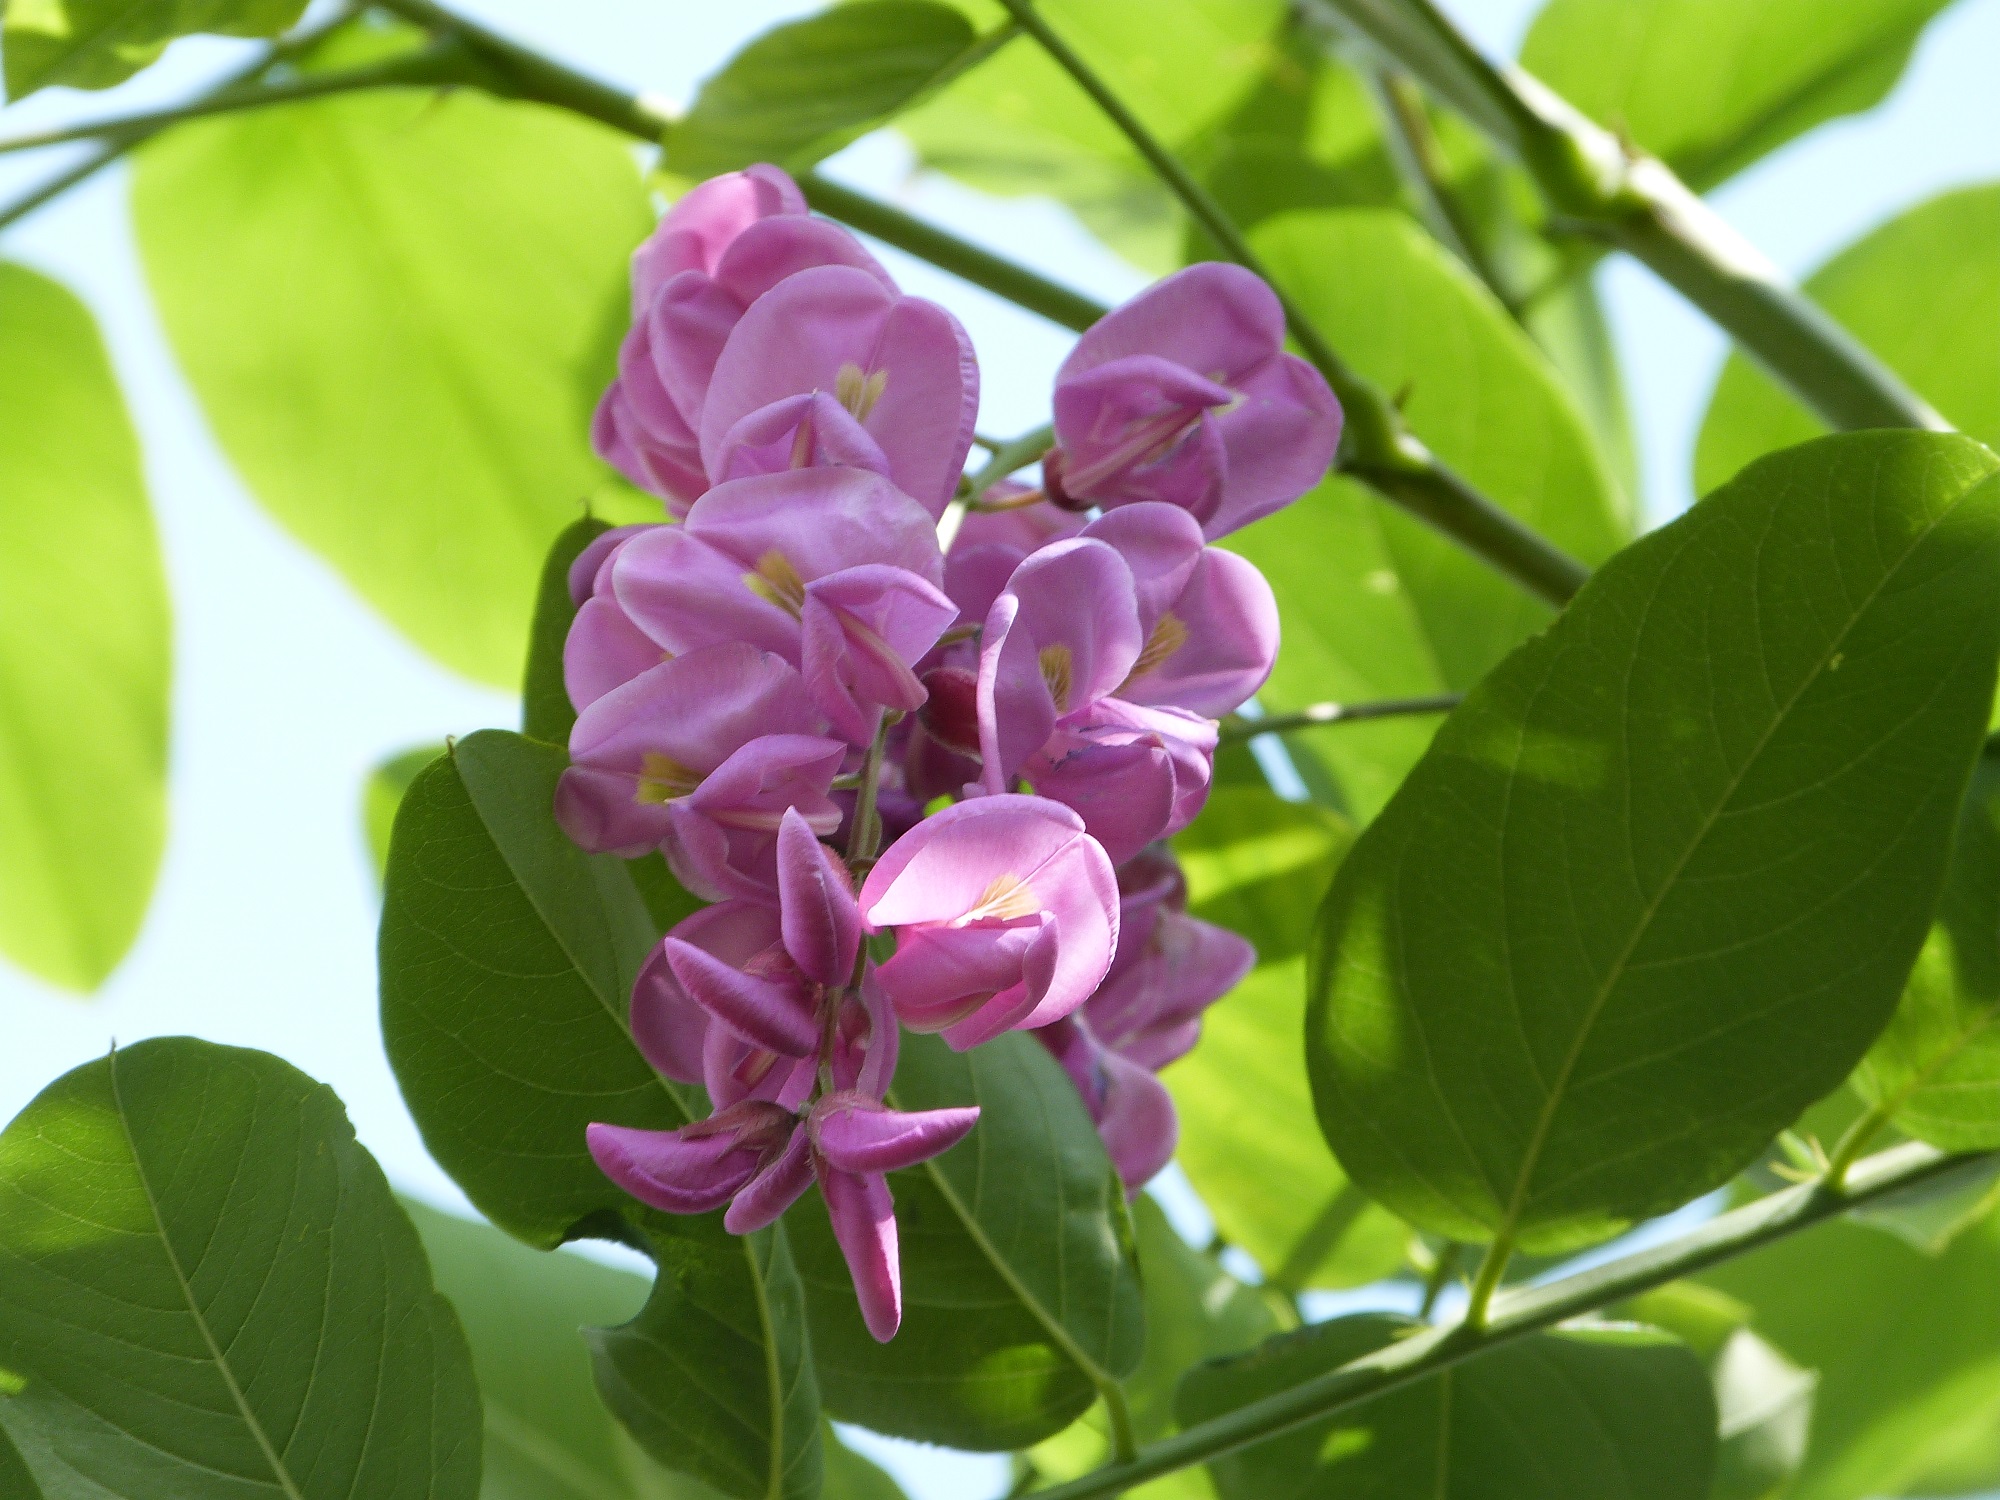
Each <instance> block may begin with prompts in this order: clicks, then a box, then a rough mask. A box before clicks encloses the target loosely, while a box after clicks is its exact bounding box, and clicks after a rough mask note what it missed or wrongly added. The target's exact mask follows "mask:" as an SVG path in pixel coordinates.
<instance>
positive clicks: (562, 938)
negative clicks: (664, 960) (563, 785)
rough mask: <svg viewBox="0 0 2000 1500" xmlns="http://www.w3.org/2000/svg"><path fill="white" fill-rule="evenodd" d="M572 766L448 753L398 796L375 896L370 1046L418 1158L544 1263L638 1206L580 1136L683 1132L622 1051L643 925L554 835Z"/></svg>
mask: <svg viewBox="0 0 2000 1500" xmlns="http://www.w3.org/2000/svg"><path fill="white" fill-rule="evenodd" d="M565 763H566V760H565V757H564V755H563V753H562V752H561V751H560V750H557V749H554V748H553V747H551V746H546V745H538V744H536V743H535V742H534V741H532V740H524V739H522V738H521V737H520V736H518V735H513V734H508V733H505V732H504V731H501V730H493V729H488V730H482V731H480V732H479V733H478V734H475V735H471V736H469V737H468V738H466V739H463V740H460V741H459V742H458V743H457V745H456V746H455V747H454V748H453V750H452V753H451V755H450V756H449V757H448V758H443V759H439V760H437V761H434V762H432V764H431V765H430V766H429V767H428V768H427V769H425V770H424V771H423V772H422V773H421V774H420V775H419V776H418V777H417V779H416V781H415V782H414V783H413V784H412V785H411V787H410V789H409V791H408V792H407V793H406V794H405V795H404V797H403V805H402V809H401V811H400V812H399V813H398V814H397V816H396V829H395V834H394V836H393V838H392V839H391V840H390V844H389V869H388V876H387V879H386V881H385V882H384V889H383V898H382V938H381V973H382V1039H383V1043H384V1045H385V1047H386V1048H387V1050H388V1053H389V1062H390V1064H391V1065H392V1066H393V1067H394V1068H395V1071H396V1081H397V1082H398V1083H399V1084H400V1085H401V1086H402V1090H403V1098H404V1100H405V1102H407V1103H408V1105H409V1106H410V1113H411V1114H412V1115H414V1116H415V1117H416V1122H417V1127H418V1129H419V1130H421V1131H422V1132H423V1137H424V1144H425V1145H426V1146H428V1147H429V1148H430V1152H431V1155H433V1156H435V1157H436V1158H437V1160H438V1164H439V1165H440V1166H442V1167H443V1168H444V1169H445V1171H447V1172H449V1173H450V1174H451V1176H452V1178H453V1180H454V1181H456V1182H457V1183H458V1185H459V1186H460V1187H462V1188H463V1189H465V1194H466V1196H467V1197H468V1198H470V1199H471V1200H472V1202H473V1203H474V1205H475V1206H477V1207H478V1209H479V1211H480V1212H481V1213H483V1214H485V1215H486V1216H487V1217H488V1218H489V1219H491V1220H493V1222H494V1223H496V1224H498V1225H499V1226H500V1227H501V1228H502V1229H505V1230H506V1231H507V1232H508V1233H509V1234H512V1235H515V1236H517V1237H518V1238H520V1239H523V1240H526V1241H527V1242H528V1243H529V1244H532V1245H537V1246H540V1247H542V1248H544V1249H547V1248H550V1247H552V1246H554V1245H557V1244H560V1243H561V1242H562V1241H563V1240H566V1239H570V1238H574V1237H575V1236H576V1235H577V1234H579V1233H586V1232H591V1231H593V1230H602V1229H603V1228H604V1226H605V1225H606V1223H607V1220H606V1217H605V1216H606V1215H608V1214H615V1213H618V1212H621V1211H623V1210H624V1209H625V1208H627V1207H628V1206H629V1205H630V1203H631V1200H630V1199H628V1198H626V1197H625V1195H624V1194H623V1193H622V1192H620V1191H619V1190H618V1189H617V1188H616V1187H614V1186H613V1185H612V1183H611V1181H610V1179H609V1178H607V1177H605V1175H604V1174H603V1173H602V1172H600V1171H598V1169H597V1164H596V1163H595V1162H594V1161H592V1160H591V1157H590V1152H589V1150H588V1149H587V1148H586V1147H585V1145H584V1137H583V1133H584V1127H585V1126H587V1125H589V1124H590V1123H591V1122H592V1121H596V1120H601V1121H605V1122H607V1123H610V1124H615V1125H632V1126H639V1127H642V1128H647V1129H655V1130H670V1129H673V1128H675V1127H677V1126H680V1125H683V1124H685V1123H686V1122H687V1121H688V1119H689V1118H690V1117H691V1109H690V1102H691V1101H690V1100H689V1099H684V1098H682V1097H680V1096H678V1095H677V1094H676V1093H675V1092H674V1091H673V1090H672V1089H671V1088H670V1087H669V1085H668V1084H666V1083H665V1082H664V1081H663V1080H661V1078H660V1077H659V1075H658V1074H656V1073H654V1072H653V1070H652V1068H650V1067H649V1066H647V1064H646V1060H645V1059H644V1058H643V1057H641V1056H640V1055H639V1052H638V1050H637V1049H636V1048H635V1047H634V1046H633V1045H632V1039H631V1033H630V1031H629V1029H628V1026H627V1020H626V1012H627V1007H628V1005H629V1003H630V999H631V994H632V980H633V978H634V976H635V975H636V974H637V973H638V970H639V965H640V964H641V963H642V962H644V960H645V957H646V953H647V951H648V950H649V949H650V947H651V946H652V942H653V936H654V933H653V927H652V921H651V918H649V917H648V916H647V914H646V909H645V907H644V906H643V905H641V903H640V901H639V897H638V893H637V892H636V891H634V890H633V888H632V882H631V879H630V877H629V876H628V875H627V874H626V873H625V869H624V865H623V863H622V862H621V861H619V860H617V859H614V858H612V857H610V856H608V855H591V854H585V853H584V852H583V851H582V850H581V849H579V848H577V847H576V845H575V844H573V843H571V842H570V841H569V838H568V837H567V836H566V835H565V834H564V833H563V831H562V830H561V829H560V828H559V827H557V826H556V821H555V816H554V812H553V806H554V800H555V786H556V778H557V777H558V776H560V775H561V774H562V769H563V766H564V764H565ZM690 1094H692V1091H690ZM610 1230H611V1231H612V1232H614V1233H615V1232H616V1225H615V1224H612V1225H610Z"/></svg>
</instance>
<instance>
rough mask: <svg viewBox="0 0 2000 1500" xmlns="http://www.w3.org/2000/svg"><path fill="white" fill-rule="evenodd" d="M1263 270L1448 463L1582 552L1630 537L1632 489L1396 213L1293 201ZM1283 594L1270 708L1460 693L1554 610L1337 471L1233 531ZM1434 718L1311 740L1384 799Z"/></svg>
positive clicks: (1458, 278)
mask: <svg viewBox="0 0 2000 1500" xmlns="http://www.w3.org/2000/svg"><path fill="white" fill-rule="evenodd" d="M1252 240H1253V242H1254V243H1255V245H1256V247H1257V251H1258V253H1259V254H1260V255H1262V256H1263V257H1264V258H1265V260H1266V261H1267V262H1268V264H1269V265H1270V267H1271V271H1272V274H1273V275H1274V276H1275V277H1276V278H1277V279H1278V281H1279V283H1280V284H1281V285H1282V286H1283V287H1284V288H1285V290H1286V291H1288V292H1289V293H1291V295H1292V296H1293V297H1295V298H1296V299H1297V300H1298V302H1299V304H1300V305H1301V307H1303V309H1304V310H1305V313H1306V315H1307V316H1308V317H1310V318H1311V319H1312V320H1313V322H1314V324H1315V325H1316V326H1318V327H1319V329H1320V330H1321V331H1322V332H1324V333H1325V334H1326V336H1327V337H1328V338H1329V339H1330V340H1331V341H1332V342H1333V344H1334V346H1335V347H1336V348H1338V349H1339V350H1340V351H1341V353H1342V355H1343V357H1344V358H1346V359H1347V360H1348V361H1350V362H1351V363H1352V364H1353V365H1354V366H1355V367H1356V368H1357V369H1359V370H1360V371H1361V373H1362V374H1364V375H1366V376H1367V377H1368V378H1369V379H1371V380H1373V381H1374V382H1376V383H1377V384H1378V385H1380V386H1381V387H1382V388H1383V389H1384V390H1388V391H1401V392H1405V393H1406V395H1407V400H1406V402H1405V405H1404V410H1405V413H1406V415H1407V416H1408V417H1409V420H1410V423H1411V425H1412V427H1413V428H1414V429H1415V430H1416V432H1417V434H1418V435H1419V436H1420V437H1422V438H1423V440H1424V441H1425V442H1426V443H1427V444H1429V445H1430V446H1431V447H1432V448H1433V449H1434V450H1435V451H1436V452H1437V453H1438V454H1439V455H1440V456H1441V457H1443V458H1444V460H1445V461H1446V462H1448V463H1450V464H1451V465H1452V466H1453V467H1454V468H1456V469H1457V470H1458V471H1459V472H1460V473H1462V474H1464V475H1466V477H1467V478H1468V479H1470V480H1471V482H1472V483H1474V484H1475V485H1477V486H1478V487H1479V488H1480V489H1481V490H1483V491H1484V492H1485V493H1486V494H1488V495H1491V496H1492V497H1493V498H1494V499H1495V500H1497V501H1498V502H1499V503H1500V504H1502V505H1503V506H1505V507H1506V508H1507V509H1508V510H1509V511H1511V512H1512V513H1513V514H1514V515H1516V516H1518V517H1520V519H1521V520H1522V521H1524V522H1526V523H1527V524H1528V525H1530V526H1532V527H1534V528H1535V529H1536V530H1537V531H1539V532H1541V533H1542V534H1543V535H1544V536H1547V537H1549V538H1551V539H1552V540H1554V541H1555V542H1556V543H1557V544H1558V545H1559V546H1561V547H1563V548H1564V549H1565V550H1567V551H1569V552H1570V553H1572V554H1573V555H1574V556H1576V557H1578V558H1581V559H1582V560H1584V561H1586V562H1590V563H1595V562H1598V561H1601V560H1602V559H1603V558H1605V557H1608V556H1609V555H1610V554H1611V553H1612V552H1614V551H1616V550H1617V548H1618V547H1619V546H1620V545H1621V544H1622V543H1623V542H1624V540H1625V538H1626V528H1625V523H1624V521H1623V519H1622V517H1623V514H1624V509H1625V506H1624V502H1623V500H1622V499H1621V498H1620V497H1619V495H1618V491H1617V486H1616V484H1615V482H1614V481H1613V479H1612V477H1611V474H1610V471H1609V469H1608V468H1607V467H1606V465H1605V462H1604V459H1603V457H1602V455H1601V454H1600V453H1599V451H1598V449H1597V446H1596V442H1595V439H1594V438H1593V437H1592V436H1591V431H1590V427H1589V424H1588V422H1587V421H1586V420H1585V418H1584V416H1583V414H1582V411H1581V410H1580V408H1579V407H1578V406H1577V404H1576V401H1575V398H1574V397H1572V396H1571V395H1570V394H1569V392H1568V391H1567V390H1566V389H1565V388H1564V387H1563V385H1562V382H1561V381H1560V379H1559V378H1558V377H1557V376H1556V374H1555V372H1554V370H1553V369H1552V368H1551V367H1550V366H1549V363H1548V361H1547V359H1546V358H1545V357H1544V356H1543V355H1542V354H1541V353H1540V351H1538V350H1537V349H1536V348H1535V346H1534V345H1533V344H1531V343H1530V342H1529V341H1528V338H1527V336H1526V335H1525V334H1523V333H1522V332H1521V331H1520V330H1519V329H1518V328H1517V327H1516V326H1515V325H1514V323H1513V321H1512V319H1510V318H1509V317H1508V315H1507V313H1506V311H1505V310H1504V309H1503V308H1502V307H1501V306H1500V305H1499V303H1498V302H1496V301H1495V300H1494V299H1493V297H1492V296H1491V295H1490V294H1489V293H1488V292H1487V291H1486V290H1485V289H1484V288H1483V287H1481V286H1480V285H1479V283H1478V282H1477V281H1475V280H1474V279H1473V277H1472V275H1471V273H1469V272H1468V271H1466V269H1465V268H1464V267H1463V266H1462V265H1460V264H1459V263H1458V262H1457V261H1455V260H1453V259H1452V258H1451V256H1450V255H1448V254H1447V253H1446V252H1445V251H1444V250H1443V249H1442V248H1440V247H1439V246H1438V244H1437V243H1436V242H1435V241H1434V240H1432V239H1430V238H1429V237H1428V236H1426V235H1424V234H1423V233H1422V232H1421V231H1420V230H1418V229H1417V227H1416V226H1415V225H1414V224H1413V223H1411V222H1410V221H1409V219H1408V218H1406V217H1405V216H1403V215H1401V214H1396V213H1388V212H1383V211H1379V210H1369V209H1349V210H1334V211H1326V212H1315V213H1297V214H1285V215H1281V216H1279V217H1277V218H1275V219H1272V220H1270V221H1268V222H1267V223H1265V224H1263V225H1262V226H1260V227H1259V228H1258V229H1257V230H1256V231H1255V233H1254V234H1253V235H1252ZM1230 545H1231V547H1232V548H1234V549H1235V550H1238V551H1241V552H1242V553H1243V554H1244V555H1245V556H1247V557H1249V558H1250V559H1251V561H1253V562H1255V563H1256V564H1257V565H1258V566H1259V567H1260V568H1262V569H1263V570H1264V573H1265V576H1266V577H1267V578H1269V579H1270V581H1271V586H1272V589H1273V590H1274V591H1275V592H1276V594H1277V597H1278V608H1279V614H1280V618H1281V620H1282V622H1283V625H1284V646H1283V649H1282V650H1281V652H1280V654H1279V659H1278V665H1277V670H1276V671H1275V672H1274V673H1273V674H1272V677H1271V681H1270V684H1269V686H1268V687H1267V688H1266V689H1265V690H1264V692H1263V693H1262V694H1261V695H1260V696H1261V701H1262V702H1263V703H1264V705H1265V706H1266V707H1267V708H1269V709H1271V710H1272V711H1274V712H1277V711H1282V710H1285V709H1293V708H1300V707H1303V706H1304V705H1305V704H1307V703H1314V702H1319V701H1321V700H1324V699H1329V698H1331V699H1335V700H1362V699H1369V698H1400V697H1413V696H1422V695H1428V694H1432V693H1440V692H1455V691H1463V690H1464V689H1466V688H1469V687H1470V686H1472V684H1473V683H1475V682H1477V681H1478V680H1479V679H1480V678H1481V677H1482V676H1484V675H1485V674H1486V673H1487V672H1488V671H1490V670H1491V669H1492V667H1493V666H1494V665H1495V664H1496V663H1497V662H1498V661H1499V660H1500V658H1501V657H1503V656H1504V655H1506V653H1507V652H1508V651H1509V650H1510V649H1511V648H1512V647H1513V646H1514V645H1516V644H1517V643H1519V642H1520V641H1521V640H1523V639H1525V638H1526V637H1527V636H1528V634H1529V633H1530V632H1532V631H1535V630H1538V629H1540V628H1541V627H1542V626H1543V625H1545V624H1547V623H1548V620H1549V616H1550V611H1549V609H1548V607H1547V605H1545V604H1543V603H1542V602H1541V601H1539V600H1537V599H1534V598H1531V597H1530V596H1529V595H1527V594H1526V593H1524V592H1523V591H1522V590H1521V589H1519V588H1518V587H1517V586H1515V585H1514V584H1512V583H1510V582H1509V581H1507V580H1506V579H1504V578H1502V577H1501V576H1500V575H1499V574H1497V573H1495V572H1494V571H1493V570H1492V569H1490V568H1488V567H1487V566H1486V565H1485V564H1483V563H1481V562H1479V561H1478V560H1477V559H1476V558H1473V557H1472V556H1471V555H1470V554H1468V553H1466V552H1465V551H1463V550H1462V549H1460V548H1458V547H1457V546H1455V545H1454V544H1453V543H1451V542H1449V541H1447V540H1446V539H1444V538H1443V537H1441V536H1439V535H1438V534H1437V533H1436V532H1434V531H1432V530H1431V529H1430V528H1429V527H1427V526H1425V525H1424V524H1423V523H1421V522H1419V521H1416V520H1414V519H1412V518H1410V517H1408V516H1406V515H1404V514H1403V513H1402V512H1400V511H1398V510H1396V509H1395V508H1394V507H1392V506H1388V505H1384V504H1383V503H1382V502H1381V500H1379V499H1378V498H1376V497H1374V496H1372V495H1370V494H1369V493H1367V492H1366V491H1364V490H1362V489H1361V488H1360V487H1359V486H1358V485H1355V484H1352V483H1350V482H1348V481H1346V480H1341V479H1333V480H1329V481H1328V482H1327V483H1325V484H1323V485H1321V486H1320V488H1319V489H1317V490H1315V491H1313V492H1312V493H1311V494H1309V495H1307V496H1306V497H1305V498H1304V499H1302V500H1300V501H1299V502H1298V503H1297V504H1296V505H1293V506H1291V507H1290V508H1289V509H1287V510H1285V511H1284V512H1282V513H1280V514H1279V515H1277V516H1273V517H1271V518H1269V519H1267V520H1265V521H1262V522H1260V523H1259V524H1258V525H1256V526H1253V527H1251V528H1249V529H1248V530H1246V531H1244V532H1241V533H1239V534H1238V535H1237V536H1236V537H1233V538H1231V539H1230ZM1436 722H1437V721H1436V720H1431V719H1399V720H1385V721H1382V722H1379V723H1373V724H1359V725H1352V726H1349V727H1347V728H1345V729H1343V730H1341V731H1340V732H1338V733H1337V734H1332V735H1327V736H1324V737H1322V738H1321V739H1320V740H1319V741H1317V742H1316V743H1315V745H1314V750H1315V752H1316V753H1317V754H1319V755H1320V756H1321V757H1322V758H1323V759H1324V760H1325V761H1326V762H1327V763H1328V765H1329V766H1330V767H1331V768H1332V769H1333V771H1334V773H1335V775H1336V777H1337V778H1338V780H1339V784H1340V790H1341V792H1342V794H1343V797H1344V799H1345V801H1346V804H1347V810H1348V811H1350V812H1351V813H1353V814H1354V815H1355V816H1356V817H1357V818H1358V819H1361V820H1364V821H1365V820H1366V819H1368V818H1371V817H1373V816H1374V815H1375V813H1376V812H1377V811H1378V810H1379V809H1380V808H1381V807H1382V805H1383V804H1384V803H1385V802H1386V801H1387V800H1388V798H1389V795H1390V794H1391V793H1392V792H1393V791H1394V790H1395V788H1396V787H1397V785H1398V784H1399V783H1400V782H1401V780H1402V778H1403V776H1404V775H1405V774H1406V773H1407V771H1408V770H1409V767H1410V766H1411V765H1412V764H1413V763H1414V762H1415V760H1416V757H1417V756H1418V755H1419V754H1421V753H1422V750H1423V747H1424V745H1425V744H1426V743H1427V742H1428V740H1429V737H1430V735H1431V733H1432V731H1433V730H1434V729H1435V727H1436Z"/></svg>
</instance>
